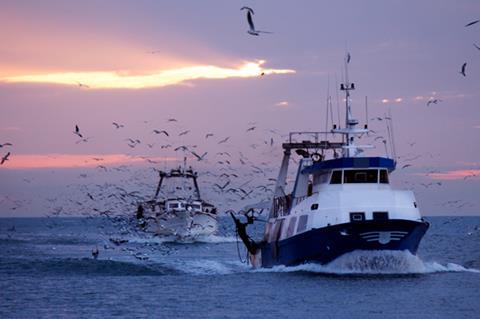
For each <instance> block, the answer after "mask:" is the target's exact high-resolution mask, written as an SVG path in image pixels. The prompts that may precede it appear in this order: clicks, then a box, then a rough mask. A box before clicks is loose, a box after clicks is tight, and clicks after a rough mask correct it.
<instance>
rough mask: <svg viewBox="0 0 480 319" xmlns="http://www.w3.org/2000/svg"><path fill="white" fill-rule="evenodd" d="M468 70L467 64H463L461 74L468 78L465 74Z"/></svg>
mask: <svg viewBox="0 0 480 319" xmlns="http://www.w3.org/2000/svg"><path fill="white" fill-rule="evenodd" d="M466 68H467V62H465V63H463V65H462V70H461V71H460V74H461V75H463V76H467V75H466V74H465V69H466Z"/></svg>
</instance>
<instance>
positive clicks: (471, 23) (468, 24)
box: [465, 20, 480, 27]
mask: <svg viewBox="0 0 480 319" xmlns="http://www.w3.org/2000/svg"><path fill="white" fill-rule="evenodd" d="M478 22H480V20H475V21H472V22H470V23H467V24H466V25H465V27H469V26H471V25H474V24H476V23H478Z"/></svg>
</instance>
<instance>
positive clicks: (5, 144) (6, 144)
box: [0, 142, 12, 148]
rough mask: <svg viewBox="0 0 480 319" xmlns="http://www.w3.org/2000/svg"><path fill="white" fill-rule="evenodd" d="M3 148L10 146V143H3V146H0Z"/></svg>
mask: <svg viewBox="0 0 480 319" xmlns="http://www.w3.org/2000/svg"><path fill="white" fill-rule="evenodd" d="M4 146H12V143H8V142H7V143H3V144H0V148H2V147H4Z"/></svg>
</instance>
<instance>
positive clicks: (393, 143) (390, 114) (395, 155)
mask: <svg viewBox="0 0 480 319" xmlns="http://www.w3.org/2000/svg"><path fill="white" fill-rule="evenodd" d="M388 120H389V121H390V125H391V127H392V128H391V129H392V151H393V159H394V160H395V162H396V161H397V150H396V148H395V136H394V134H393V118H392V109H391V108H389V109H388Z"/></svg>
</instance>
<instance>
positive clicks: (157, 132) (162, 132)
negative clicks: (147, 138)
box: [153, 130, 170, 136]
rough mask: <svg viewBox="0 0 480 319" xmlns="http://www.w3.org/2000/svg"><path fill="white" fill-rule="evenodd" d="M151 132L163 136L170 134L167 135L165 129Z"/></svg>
mask: <svg viewBox="0 0 480 319" xmlns="http://www.w3.org/2000/svg"><path fill="white" fill-rule="evenodd" d="M153 133H155V134H165V136H170V135H168V132H167V131H165V130H161V131H159V130H153Z"/></svg>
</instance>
